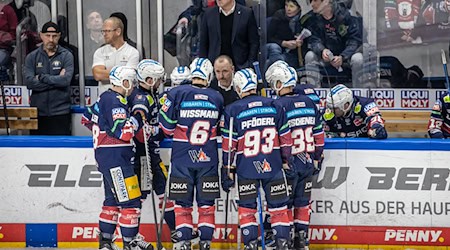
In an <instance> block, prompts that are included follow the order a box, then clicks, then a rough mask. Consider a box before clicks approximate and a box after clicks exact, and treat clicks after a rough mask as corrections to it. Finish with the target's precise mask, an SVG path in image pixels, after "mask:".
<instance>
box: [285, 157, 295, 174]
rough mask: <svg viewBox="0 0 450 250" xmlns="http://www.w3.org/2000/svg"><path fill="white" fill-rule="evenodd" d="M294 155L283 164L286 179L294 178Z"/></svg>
mask: <svg viewBox="0 0 450 250" xmlns="http://www.w3.org/2000/svg"><path fill="white" fill-rule="evenodd" d="M293 158H294V156H292V157H291V158H289V163H284V164H283V170H284V173H285V174H286V178H288V179H294V178H295V177H296V176H297V173H296V172H295V166H294V160H293Z"/></svg>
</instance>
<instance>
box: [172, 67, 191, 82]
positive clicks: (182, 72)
mask: <svg viewBox="0 0 450 250" xmlns="http://www.w3.org/2000/svg"><path fill="white" fill-rule="evenodd" d="M170 81H171V82H172V87H176V86H179V85H183V84H190V83H191V70H190V69H189V68H188V67H187V66H178V67H175V68H173V70H172V74H170Z"/></svg>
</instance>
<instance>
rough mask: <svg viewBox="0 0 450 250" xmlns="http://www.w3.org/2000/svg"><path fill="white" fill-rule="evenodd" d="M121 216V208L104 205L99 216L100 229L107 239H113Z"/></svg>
mask: <svg viewBox="0 0 450 250" xmlns="http://www.w3.org/2000/svg"><path fill="white" fill-rule="evenodd" d="M118 217H119V208H118V207H112V206H103V207H102V212H101V213H100V216H99V223H98V225H99V230H100V232H101V234H102V236H103V238H105V239H112V238H113V236H114V231H116V226H117V219H118Z"/></svg>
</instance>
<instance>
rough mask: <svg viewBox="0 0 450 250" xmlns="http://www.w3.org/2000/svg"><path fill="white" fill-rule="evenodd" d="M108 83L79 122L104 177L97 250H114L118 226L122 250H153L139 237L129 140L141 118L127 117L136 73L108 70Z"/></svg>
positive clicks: (136, 189) (138, 203)
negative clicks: (89, 137)
mask: <svg viewBox="0 0 450 250" xmlns="http://www.w3.org/2000/svg"><path fill="white" fill-rule="evenodd" d="M109 80H110V82H111V84H112V88H110V89H108V90H107V91H106V92H104V93H102V94H101V95H100V97H99V99H98V100H97V102H96V103H94V105H92V106H91V107H89V108H88V109H87V111H86V112H85V113H84V114H83V117H82V120H81V122H82V124H83V125H85V126H86V127H88V128H90V129H91V130H92V135H93V141H94V150H95V160H96V162H97V164H98V169H99V171H100V172H101V173H102V174H103V185H104V190H105V199H104V201H103V207H102V212H101V213H100V220H99V230H100V235H99V240H100V245H99V249H104V250H110V249H117V246H115V244H114V243H113V239H114V231H115V230H116V226H117V223H118V224H119V225H120V230H121V234H122V238H123V242H124V249H126V250H138V249H153V246H152V245H151V244H150V243H147V242H145V241H144V240H143V239H142V238H141V237H139V236H138V231H139V217H140V215H141V200H140V199H141V191H140V189H139V183H138V178H137V176H136V174H135V173H134V163H133V158H134V146H133V141H132V139H133V136H134V134H135V132H136V131H137V129H138V127H139V124H140V123H142V117H140V115H137V116H131V115H130V113H129V111H128V108H129V106H128V103H127V99H126V98H127V96H128V95H130V94H131V91H132V89H133V84H134V82H135V81H136V71H135V69H134V68H129V67H125V66H116V67H114V68H112V69H111V71H110V73H109Z"/></svg>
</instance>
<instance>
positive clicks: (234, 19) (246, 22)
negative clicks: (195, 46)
mask: <svg viewBox="0 0 450 250" xmlns="http://www.w3.org/2000/svg"><path fill="white" fill-rule="evenodd" d="M258 49H259V35H258V27H257V26H256V20H255V16H254V15H253V12H252V10H251V9H250V8H247V7H245V6H242V5H240V4H236V0H217V6H214V7H211V8H209V9H207V10H206V12H205V14H204V16H203V19H202V28H201V30H200V57H206V58H208V59H209V60H210V61H212V62H214V61H215V59H216V58H217V57H218V56H219V55H227V56H229V57H230V58H231V59H232V60H233V62H234V65H235V66H236V70H240V69H243V68H248V67H252V63H253V62H254V61H256V60H257V54H258Z"/></svg>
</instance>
